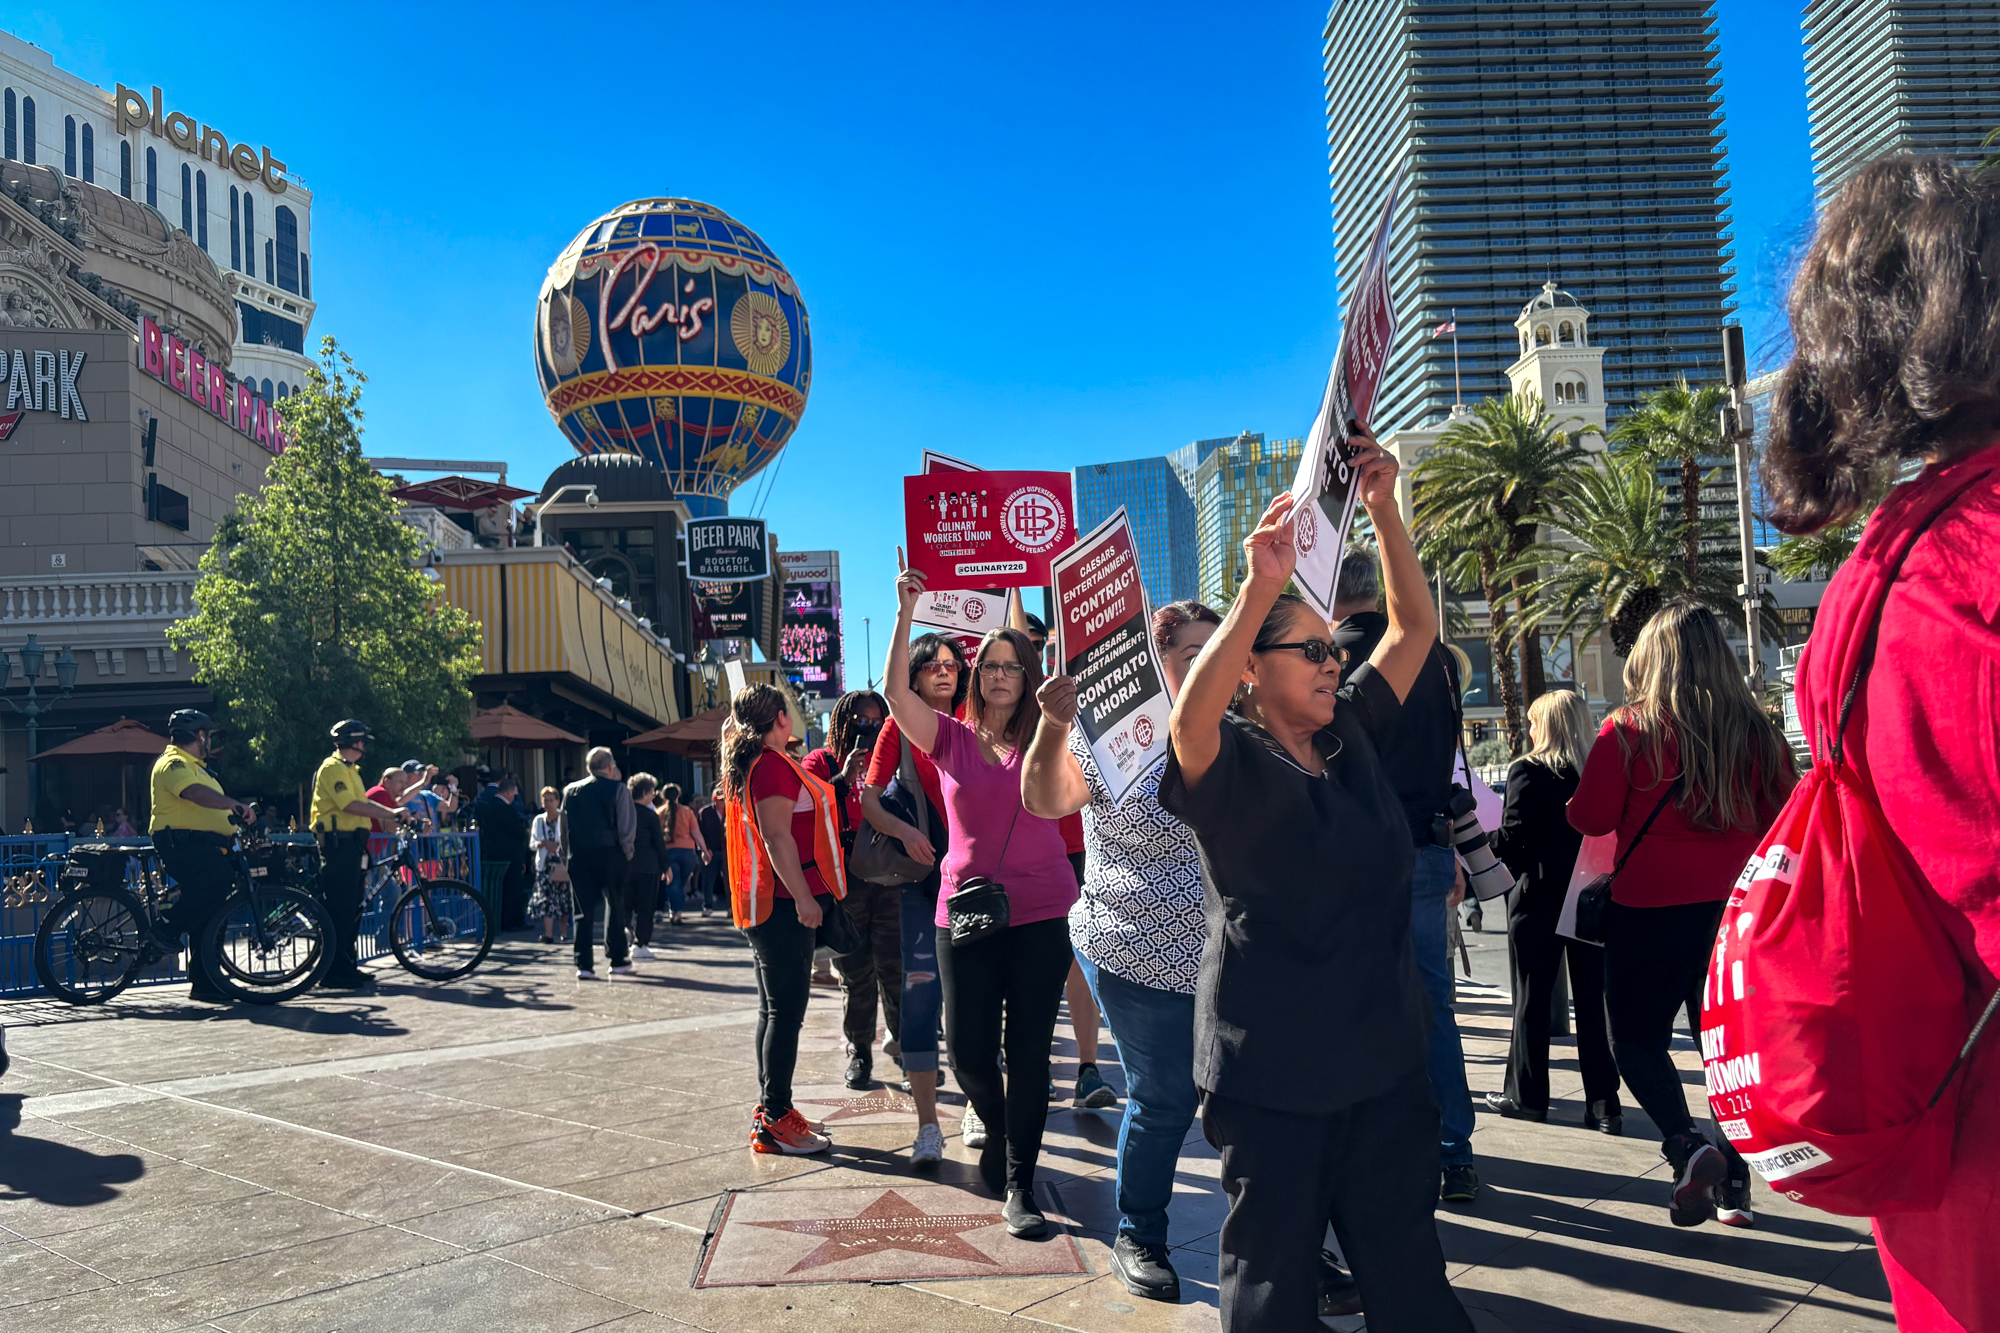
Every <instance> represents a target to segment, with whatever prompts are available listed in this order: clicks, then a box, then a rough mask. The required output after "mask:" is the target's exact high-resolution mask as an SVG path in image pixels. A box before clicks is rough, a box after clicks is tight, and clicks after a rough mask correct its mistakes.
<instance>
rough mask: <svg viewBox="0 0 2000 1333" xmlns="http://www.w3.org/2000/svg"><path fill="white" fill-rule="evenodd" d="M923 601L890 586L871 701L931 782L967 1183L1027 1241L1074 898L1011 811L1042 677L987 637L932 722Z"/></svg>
mask: <svg viewBox="0 0 2000 1333" xmlns="http://www.w3.org/2000/svg"><path fill="white" fill-rule="evenodd" d="M898 563H899V564H900V563H901V553H900V552H898ZM923 591H924V577H923V575H922V574H921V573H919V572H918V571H916V570H905V571H904V572H903V573H901V574H900V575H898V576H897V579H896V595H897V601H898V615H897V618H896V629H895V632H894V633H893V634H891V635H890V637H889V662H888V665H887V667H886V668H885V669H884V671H883V693H884V694H886V695H887V696H888V699H889V711H890V713H891V715H892V716H893V717H894V719H895V722H896V725H897V727H899V728H900V729H901V731H902V734H903V735H904V736H906V737H908V738H909V741H910V744H911V745H912V746H914V747H915V748H916V749H917V750H918V751H920V752H922V753H925V754H928V755H929V756H930V757H931V760H932V761H933V762H934V763H935V764H936V765H937V768H938V772H939V774H940V775H941V776H942V778H943V781H944V801H945V813H946V815H947V816H948V817H949V819H950V821H951V846H950V848H949V850H947V851H946V853H945V857H944V865H943V880H944V883H943V890H942V892H940V893H939V895H938V910H937V915H936V918H935V920H936V924H937V928H938V936H937V956H938V973H939V976H940V978H941V979H942V980H943V982H944V1010H945V1027H946V1029H947V1030H948V1031H949V1032H950V1033H951V1065H952V1068H953V1069H954V1070H955V1071H957V1073H958V1079H959V1083H960V1084H961V1085H962V1086H963V1087H964V1088H965V1095H966V1097H967V1099H968V1100H970V1101H971V1103H972V1107H973V1109H974V1110H975V1111H977V1112H978V1113H979V1118H980V1120H981V1121H982V1122H984V1124H985V1126H986V1133H987V1140H986V1146H985V1147H984V1148H982V1149H981V1150H980V1154H979V1171H980V1174H981V1175H982V1176H983V1177H984V1178H985V1180H986V1184H987V1186H988V1187H989V1188H990V1189H992V1190H993V1192H994V1194H995V1195H996V1196H1004V1197H1005V1199H1006V1206H1005V1207H1004V1209H1003V1210H1002V1212H1003V1215H1004V1216H1005V1218H1006V1221H1007V1230H1008V1231H1009V1232H1010V1233H1011V1234H1013V1235H1015V1236H1021V1237H1028V1238H1034V1237H1040V1236H1044V1235H1046V1234H1048V1222H1047V1220H1046V1219H1045V1218H1044V1217H1043V1216H1042V1212H1041V1209H1040V1207H1039V1206H1037V1204H1036V1202H1035V1196H1034V1185H1035V1161H1036V1158H1037V1157H1039V1156H1040V1154H1041V1148H1042V1127H1043V1122H1044V1121H1045V1120H1046V1119H1047V1117H1048V1107H1049V1104H1048V1087H1049V1042H1050V1040H1051V1039H1052V1038H1053V1036H1054V1034H1055V1027H1056V1016H1057V1013H1058V1011H1059V1009H1060V1008H1061V1005H1062V994H1063V981H1064V979H1065V978H1067V977H1068V976H1069V968H1070V947H1069V928H1068V921H1067V918H1068V915H1069V909H1070V904H1071V903H1073V902H1075V901H1076V892H1077V889H1076V875H1075V873H1074V872H1073V871H1072V870H1071V869H1070V864H1069V857H1068V855H1067V854H1066V853H1065V851H1064V849H1063V840H1062V833H1061V832H1060V831H1059V830H1058V829H1057V828H1056V822H1055V821H1054V820H1052V819H1044V818H1042V817H1041V816H1040V815H1035V814H1030V813H1028V812H1027V811H1026V810H1025V809H1023V808H1022V804H1021V761H1022V756H1023V753H1024V752H1025V751H1026V749H1027V745H1028V740H1029V738H1030V737H1031V736H1033V735H1034V732H1035V724H1036V722H1037V721H1038V720H1039V718H1040V717H1041V709H1040V707H1039V706H1038V705H1037V704H1036V702H1035V691H1036V690H1037V689H1038V688H1040V686H1041V683H1042V673H1041V669H1040V667H1039V666H1038V664H1037V663H1036V661H1035V656H1034V651H1033V649H1032V648H1031V647H1030V645H1029V643H1028V639H1027V636H1026V635H1024V634H1022V633H1021V632H1020V631H1019V630H1013V629H1002V630H994V631H993V632H992V633H990V634H988V635H987V636H986V637H985V638H984V639H983V640H981V642H980V645H979V651H978V653H977V654H975V656H974V658H973V663H972V667H973V670H972V685H971V689H970V691H969V693H968V694H967V696H966V700H965V720H964V721H959V720H958V719H957V718H953V717H948V716H946V715H945V714H943V713H940V712H937V711H936V710H934V709H933V708H932V706H931V705H930V704H929V703H928V702H926V701H925V700H924V698H923V697H922V696H921V695H919V694H918V693H917V691H916V690H915V689H913V688H911V685H910V668H909V653H910V649H909V636H910V622H911V618H912V615H913V613H914V610H915V607H916V603H917V599H918V598H919V597H920V596H922V594H923ZM1003 1034H1004V1035H1003ZM1003 1044H1004V1046H1005V1048H1006V1054H1007V1072H1006V1076H1005V1078H1004V1080H1003V1078H1002V1076H1001V1072H1000V1053H1001V1048H1002V1046H1003Z"/></svg>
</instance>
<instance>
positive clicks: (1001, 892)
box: [944, 805, 1021, 949]
mask: <svg viewBox="0 0 2000 1333" xmlns="http://www.w3.org/2000/svg"><path fill="white" fill-rule="evenodd" d="M1020 820H1021V807H1020V806H1018V805H1017V806H1015V807H1014V818H1013V819H1011V820H1009V821H1007V836H1006V838H1005V839H1004V840H1002V842H1001V843H1000V857H999V859H998V860H997V861H995V862H994V863H993V873H994V874H996V875H997V874H999V873H1000V867H1001V866H1003V865H1005V864H1006V863H1007V846H1008V844H1009V843H1011V842H1013V841H1014V825H1015V824H1017V823H1019V822H1020ZM944 911H945V920H946V921H947V922H948V923H949V924H950V926H951V947H952V948H954V949H962V948H964V947H965V946H966V945H968V944H977V943H978V942H979V941H980V940H983V939H987V938H989V937H990V936H994V935H998V934H999V933H1000V932H1001V931H1003V930H1005V929H1007V927H1008V925H1009V924H1010V923H1011V922H1012V921H1013V918H1014V904H1013V902H1012V900H1011V899H1009V898H1008V897H1007V886H1006V885H1005V884H1002V883H1001V882H1000V881H998V880H996V879H989V878H987V877H986V876H985V875H973V876H972V877H970V878H969V879H966V880H963V881H961V882H960V884H959V886H958V891H957V892H956V893H953V894H952V895H951V896H950V897H949V898H946V899H945V900H944Z"/></svg>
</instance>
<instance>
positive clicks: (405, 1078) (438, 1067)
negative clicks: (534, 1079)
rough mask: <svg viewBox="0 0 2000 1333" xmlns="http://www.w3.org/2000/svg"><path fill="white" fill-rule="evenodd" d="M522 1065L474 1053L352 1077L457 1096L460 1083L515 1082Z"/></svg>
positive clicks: (519, 1077) (477, 1084)
mask: <svg viewBox="0 0 2000 1333" xmlns="http://www.w3.org/2000/svg"><path fill="white" fill-rule="evenodd" d="M521 1069H522V1066H520V1065H517V1064H514V1063H512V1062H510V1061H507V1060H505V1059H501V1058H491V1059H489V1058H484V1057H477V1058H472V1059H451V1060H438V1061H436V1062H435V1063H430V1064H421V1065H412V1066H410V1067H408V1068H405V1069H382V1070H372V1071H370V1072H368V1073H366V1074H359V1075H356V1076H355V1077H356V1078H357V1079H359V1080H361V1081H363V1082H367V1083H376V1084H381V1085H383V1086H386V1087H391V1088H414V1089H418V1090H437V1091H442V1092H446V1093H450V1094H451V1095H454V1096H458V1095H462V1094H459V1093H457V1092H456V1091H455V1089H457V1088H461V1087H474V1086H479V1085H483V1084H488V1083H495V1082H506V1083H513V1084H515V1085H516V1086H518V1085H519V1083H520V1079H521Z"/></svg>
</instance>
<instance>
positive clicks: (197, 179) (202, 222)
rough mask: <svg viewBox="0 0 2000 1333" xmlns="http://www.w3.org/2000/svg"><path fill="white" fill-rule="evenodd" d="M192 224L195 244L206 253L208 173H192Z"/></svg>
mask: <svg viewBox="0 0 2000 1333" xmlns="http://www.w3.org/2000/svg"><path fill="white" fill-rule="evenodd" d="M194 225H195V229H196V230H195V244H196V245H199V246H200V247H201V249H202V253H203V254H207V253H208V173H207V172H206V171H197V172H195V173H194Z"/></svg>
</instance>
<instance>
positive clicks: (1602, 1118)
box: [1583, 1101, 1625, 1137]
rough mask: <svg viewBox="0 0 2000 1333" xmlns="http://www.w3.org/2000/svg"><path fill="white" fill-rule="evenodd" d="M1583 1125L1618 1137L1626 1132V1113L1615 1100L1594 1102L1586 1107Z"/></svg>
mask: <svg viewBox="0 0 2000 1333" xmlns="http://www.w3.org/2000/svg"><path fill="white" fill-rule="evenodd" d="M1583 1127H1584V1128H1585V1129H1594V1130H1596V1131H1597V1132H1598V1133H1600V1134H1610V1135H1612V1136H1613V1137H1616V1136H1617V1135H1620V1134H1623V1133H1624V1132H1625V1115H1624V1112H1623V1111H1621V1110H1620V1109H1619V1107H1618V1105H1617V1103H1615V1102H1609V1101H1597V1102H1592V1103H1591V1104H1590V1105H1589V1106H1587V1107H1585V1108H1584V1111H1583Z"/></svg>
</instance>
